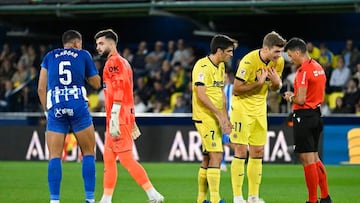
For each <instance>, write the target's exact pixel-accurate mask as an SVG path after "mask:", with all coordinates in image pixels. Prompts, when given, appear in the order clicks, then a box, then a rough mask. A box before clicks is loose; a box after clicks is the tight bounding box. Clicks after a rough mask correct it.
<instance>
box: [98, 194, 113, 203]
mask: <svg viewBox="0 0 360 203" xmlns="http://www.w3.org/2000/svg"><path fill="white" fill-rule="evenodd" d="M111 200H112V195H103V196H102V197H101V200H100V202H101V203H111Z"/></svg>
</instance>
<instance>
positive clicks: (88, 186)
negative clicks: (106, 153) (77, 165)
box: [82, 155, 96, 202]
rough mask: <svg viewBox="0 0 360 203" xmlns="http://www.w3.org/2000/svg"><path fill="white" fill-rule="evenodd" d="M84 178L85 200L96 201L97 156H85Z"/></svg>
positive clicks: (83, 165) (83, 162) (83, 161)
mask: <svg viewBox="0 0 360 203" xmlns="http://www.w3.org/2000/svg"><path fill="white" fill-rule="evenodd" d="M82 176H83V179H84V188H85V198H86V200H90V202H91V200H94V199H95V197H94V192H95V182H96V180H95V179H96V175H95V156H94V155H85V156H84V157H83V160H82Z"/></svg>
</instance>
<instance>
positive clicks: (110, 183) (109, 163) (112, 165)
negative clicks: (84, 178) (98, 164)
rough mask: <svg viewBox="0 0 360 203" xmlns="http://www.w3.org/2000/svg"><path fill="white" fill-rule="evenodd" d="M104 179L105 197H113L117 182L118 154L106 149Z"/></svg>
mask: <svg viewBox="0 0 360 203" xmlns="http://www.w3.org/2000/svg"><path fill="white" fill-rule="evenodd" d="M103 158H104V178H103V187H104V191H103V197H104V196H106V197H110V201H111V197H112V194H113V192H114V188H115V185H116V180H117V167H116V154H115V153H114V152H112V151H111V150H109V149H107V148H106V147H105V149H104V155H103Z"/></svg>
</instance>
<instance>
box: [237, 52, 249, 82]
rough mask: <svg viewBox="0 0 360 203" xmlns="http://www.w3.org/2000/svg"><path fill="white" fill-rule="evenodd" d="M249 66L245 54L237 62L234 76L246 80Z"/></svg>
mask: <svg viewBox="0 0 360 203" xmlns="http://www.w3.org/2000/svg"><path fill="white" fill-rule="evenodd" d="M250 66H251V63H250V62H249V60H248V58H247V57H246V56H245V57H244V58H243V59H242V60H241V61H240V63H239V67H238V70H237V71H236V75H235V77H236V78H237V79H241V80H243V81H248V80H249V76H250Z"/></svg>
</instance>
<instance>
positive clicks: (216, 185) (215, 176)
mask: <svg viewBox="0 0 360 203" xmlns="http://www.w3.org/2000/svg"><path fill="white" fill-rule="evenodd" d="M207 181H208V183H209V191H210V202H214V203H217V202H219V201H220V199H221V198H220V193H219V189H220V168H208V169H207Z"/></svg>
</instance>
